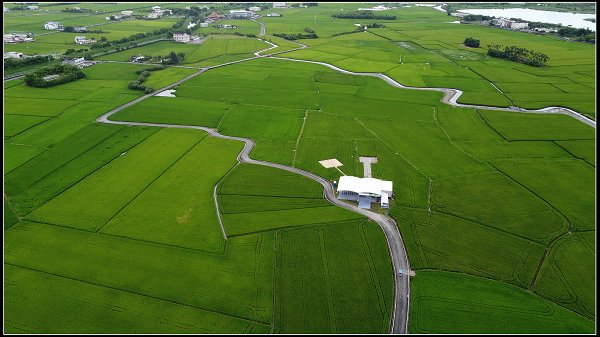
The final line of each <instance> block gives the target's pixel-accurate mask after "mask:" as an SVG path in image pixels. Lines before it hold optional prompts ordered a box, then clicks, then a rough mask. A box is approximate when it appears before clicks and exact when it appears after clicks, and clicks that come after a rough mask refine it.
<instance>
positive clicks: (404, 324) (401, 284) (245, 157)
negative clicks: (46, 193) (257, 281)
mask: <svg viewBox="0 0 600 337" xmlns="http://www.w3.org/2000/svg"><path fill="white" fill-rule="evenodd" d="M265 42H267V41H265ZM267 43H269V42H267ZM269 44H270V45H271V46H272V47H270V48H267V49H265V50H261V51H259V52H256V53H254V55H255V56H254V57H250V58H246V59H242V60H238V61H233V62H227V63H223V64H219V65H215V66H210V67H205V68H200V69H199V70H198V71H197V72H195V73H193V74H191V75H189V76H187V77H185V78H183V79H181V80H179V81H177V82H175V83H172V84H170V85H168V86H165V87H163V88H161V89H159V90H157V91H155V92H153V93H150V94H146V95H144V96H141V97H139V98H137V99H135V100H133V101H130V102H128V103H126V104H124V105H121V106H119V107H117V108H115V109H113V110H111V111H109V112H108V113H106V114H104V115H102V116H100V117H98V118H97V119H96V121H97V122H99V123H107V124H122V125H136V126H154V127H163V128H187V129H198V130H203V131H206V132H207V133H208V134H209V135H211V136H213V137H217V138H223V139H228V140H234V141H241V142H244V144H245V145H244V148H243V149H242V151H241V152H240V154H239V155H238V158H237V159H238V161H239V162H242V163H249V164H254V165H264V166H270V167H274V168H278V169H281V170H286V171H289V172H292V173H296V174H300V175H303V176H305V177H308V178H310V179H312V180H314V181H316V182H318V183H320V184H321V185H322V186H323V189H324V197H325V199H327V200H328V201H329V202H331V203H332V204H334V205H337V206H339V207H343V208H346V209H348V210H350V211H352V212H355V213H358V214H361V215H364V216H365V217H367V218H369V219H371V220H373V221H375V222H377V223H378V224H379V226H380V227H381V229H382V230H383V232H384V234H385V237H386V240H387V243H388V247H389V252H390V256H391V259H392V266H393V270H394V278H395V290H394V308H393V311H392V319H391V326H390V332H391V333H394V334H396V333H407V332H408V306H409V302H410V301H409V296H410V287H409V272H410V265H409V262H408V257H407V255H406V249H405V248H404V243H403V241H402V237H401V236H400V232H399V230H398V227H397V225H396V222H395V221H394V219H392V218H391V217H389V216H386V215H383V214H379V213H375V212H371V211H369V210H365V209H362V208H358V207H357V206H355V205H352V204H349V203H346V202H343V201H340V200H338V199H337V198H336V196H335V193H334V191H333V186H332V185H331V183H330V182H329V181H327V180H326V179H324V178H322V177H320V176H318V175H316V174H314V173H311V172H308V171H304V170H301V169H298V168H295V167H290V166H286V165H281V164H277V163H271V162H266V161H260V160H255V159H252V158H250V157H249V155H250V152H251V151H252V149H253V148H254V145H255V143H254V141H253V140H251V139H248V138H241V137H233V136H226V135H222V134H220V133H218V132H217V130H216V129H212V128H207V127H202V126H196V125H176V124H158V123H142V122H126V121H112V120H109V119H108V117H110V116H111V115H113V114H115V113H117V112H118V111H121V110H123V109H125V108H127V107H129V106H131V105H134V104H136V103H138V102H140V101H142V100H145V99H147V98H149V97H152V96H154V95H156V94H157V93H160V92H162V91H165V90H169V89H171V88H173V87H175V86H177V85H179V84H181V83H183V82H185V81H187V80H189V79H191V78H193V77H196V76H197V75H199V74H201V73H203V72H205V71H207V70H210V69H213V68H218V67H223V66H226V65H230V64H235V63H240V62H244V61H249V60H253V59H257V58H264V57H268V58H274V59H280V60H287V61H294V62H306V63H314V64H319V65H323V66H326V67H328V68H330V69H333V70H336V71H339V72H341V73H344V74H349V75H354V76H373V77H378V78H381V79H383V80H384V81H386V82H387V83H388V84H390V85H392V86H395V87H398V88H403V89H411V90H429V91H439V92H443V93H444V97H443V98H442V102H443V103H445V104H449V105H452V106H458V107H465V108H475V109H485V110H498V111H511V112H521V113H541V114H565V115H569V116H571V117H574V118H576V119H578V120H580V121H582V122H583V123H585V124H587V125H590V126H592V127H594V128H595V127H596V122H595V121H594V120H592V119H589V118H587V117H585V116H583V115H581V114H579V113H577V112H576V111H573V110H571V109H567V108H563V107H546V108H543V109H538V110H526V109H511V108H505V107H494V106H482V105H470V104H461V103H457V102H456V101H457V99H458V98H459V97H460V95H462V91H461V90H458V89H452V88H420V87H408V86H404V85H402V84H400V83H398V82H396V81H395V80H393V79H392V78H390V77H389V76H387V75H384V74H381V73H355V72H351V71H347V70H344V69H341V68H338V67H336V66H334V65H331V64H329V63H325V62H317V61H310V60H302V59H291V58H282V57H276V56H273V55H276V54H280V53H285V52H290V51H293V50H297V49H303V48H306V47H307V46H306V45H303V44H300V45H301V46H300V47H299V48H296V49H292V50H286V51H281V52H276V53H272V54H269V55H264V56H263V55H260V53H261V52H264V51H268V50H270V49H273V48H276V47H277V45H275V44H273V43H269ZM215 200H216V199H215ZM215 202H216V201H215ZM217 209H218V205H217ZM221 226H222V224H221ZM401 270H402V271H403V273H402V274H401V275H400V274H399V271H401Z"/></svg>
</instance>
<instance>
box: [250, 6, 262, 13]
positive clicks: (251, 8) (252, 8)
mask: <svg viewBox="0 0 600 337" xmlns="http://www.w3.org/2000/svg"><path fill="white" fill-rule="evenodd" d="M248 10H249V11H253V12H260V7H257V6H254V7H249V8H248Z"/></svg>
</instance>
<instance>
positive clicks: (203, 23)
mask: <svg viewBox="0 0 600 337" xmlns="http://www.w3.org/2000/svg"><path fill="white" fill-rule="evenodd" d="M206 27H208V22H201V23H200V28H206Z"/></svg>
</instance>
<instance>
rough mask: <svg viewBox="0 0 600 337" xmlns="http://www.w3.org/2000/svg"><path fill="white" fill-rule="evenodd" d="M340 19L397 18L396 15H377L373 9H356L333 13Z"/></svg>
mask: <svg viewBox="0 0 600 337" xmlns="http://www.w3.org/2000/svg"><path fill="white" fill-rule="evenodd" d="M331 16H332V17H334V18H339V19H372V20H396V16H395V15H375V14H373V12H371V11H355V12H347V13H337V14H333V15H331Z"/></svg>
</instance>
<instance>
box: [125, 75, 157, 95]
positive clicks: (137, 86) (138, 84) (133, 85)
mask: <svg viewBox="0 0 600 337" xmlns="http://www.w3.org/2000/svg"><path fill="white" fill-rule="evenodd" d="M148 76H150V72H149V71H148V70H142V72H141V73H140V76H138V78H137V79H135V81H131V82H129V85H127V87H128V88H129V89H133V90H140V91H143V92H144V93H145V94H149V93H151V92H153V91H154V88H152V87H147V86H145V85H143V84H142V83H144V82H146V79H147V77H148Z"/></svg>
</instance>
